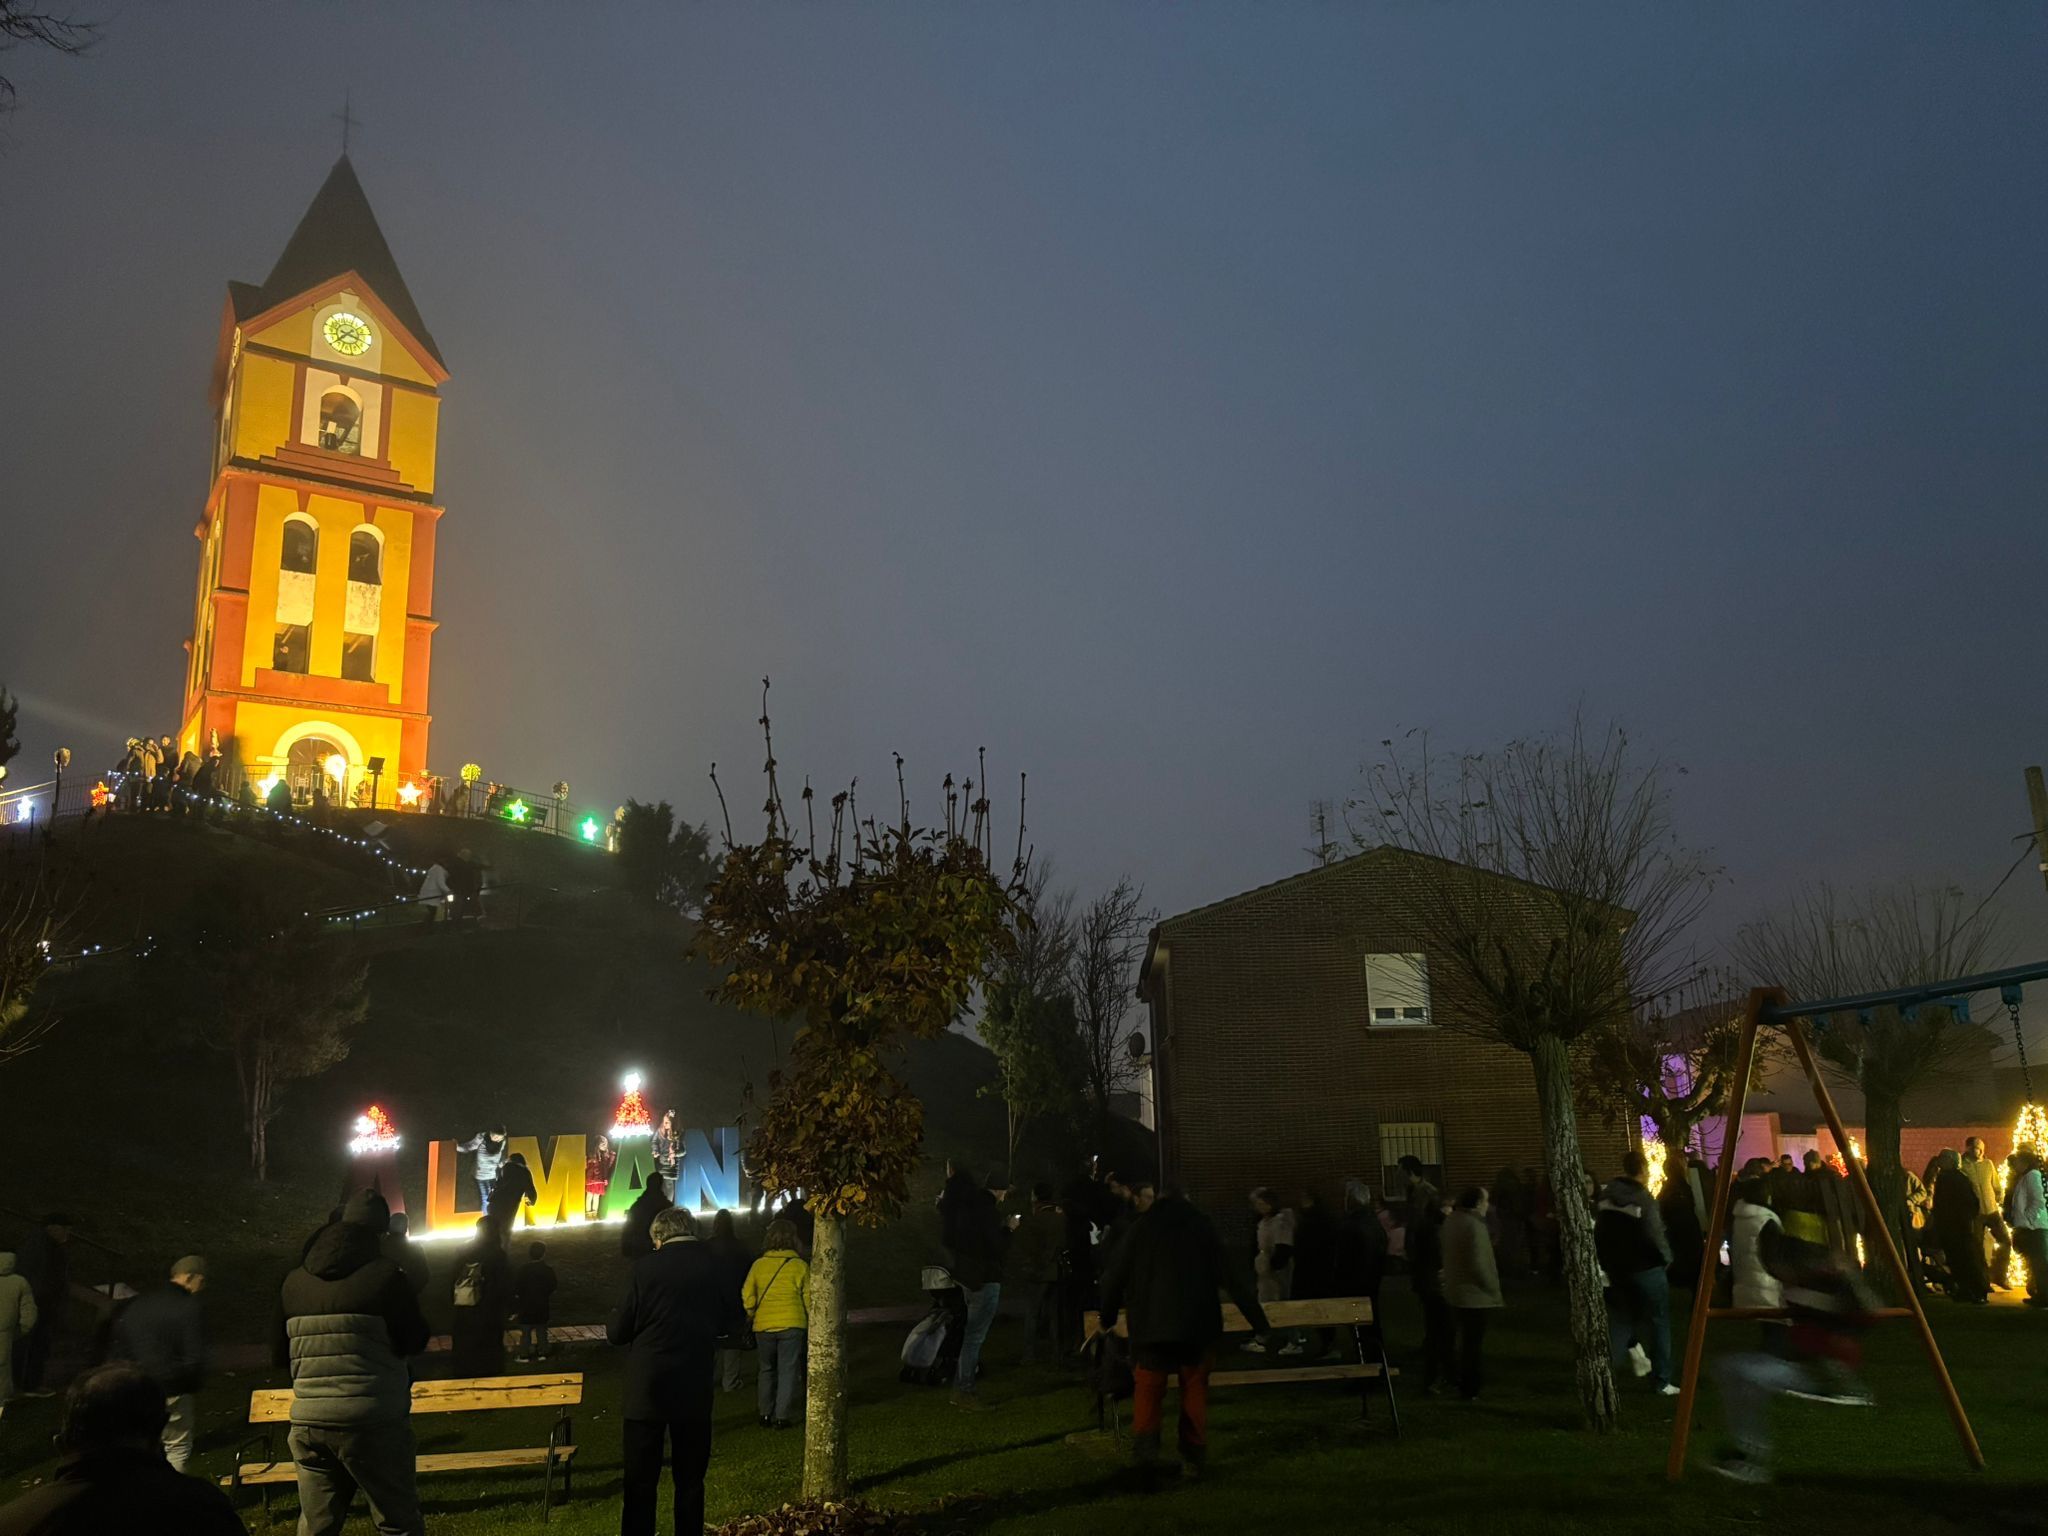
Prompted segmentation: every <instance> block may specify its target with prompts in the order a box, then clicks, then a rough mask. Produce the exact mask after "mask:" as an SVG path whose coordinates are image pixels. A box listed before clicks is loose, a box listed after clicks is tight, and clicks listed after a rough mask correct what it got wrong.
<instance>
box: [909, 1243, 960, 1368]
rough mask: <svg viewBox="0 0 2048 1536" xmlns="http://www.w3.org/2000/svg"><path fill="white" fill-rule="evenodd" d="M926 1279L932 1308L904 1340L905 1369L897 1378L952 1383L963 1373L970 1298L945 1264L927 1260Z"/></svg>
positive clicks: (924, 1279)
mask: <svg viewBox="0 0 2048 1536" xmlns="http://www.w3.org/2000/svg"><path fill="white" fill-rule="evenodd" d="M923 1282H924V1283H923V1290H924V1293H925V1294H926V1295H927V1296H929V1297H931V1299H932V1304H931V1310H930V1311H928V1312H926V1313H925V1315H924V1316H923V1317H921V1318H919V1319H918V1320H917V1323H916V1326H914V1327H913V1328H912V1329H911V1330H910V1334H909V1336H908V1337H907V1338H905V1339H904V1341H903V1369H902V1370H901V1371H900V1372H898V1373H897V1379H898V1380H900V1381H904V1382H907V1383H909V1384H910V1385H911V1386H917V1387H943V1386H950V1385H951V1384H952V1381H953V1378H954V1377H955V1376H956V1375H958V1374H959V1370H960V1344H961V1341H962V1340H963V1339H964V1338H965V1337H966V1335H967V1298H966V1297H965V1296H963V1295H961V1294H960V1285H959V1282H958V1281H956V1280H955V1279H954V1278H953V1276H952V1275H951V1274H950V1273H949V1272H948V1271H947V1270H946V1269H945V1268H944V1266H942V1265H938V1264H927V1265H926V1266H925V1268H924V1276H923Z"/></svg>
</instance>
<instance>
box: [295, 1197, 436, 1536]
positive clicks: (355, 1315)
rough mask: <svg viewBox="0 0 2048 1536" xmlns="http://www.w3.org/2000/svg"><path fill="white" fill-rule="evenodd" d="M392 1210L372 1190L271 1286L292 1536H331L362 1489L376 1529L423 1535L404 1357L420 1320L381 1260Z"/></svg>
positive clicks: (422, 1328)
mask: <svg viewBox="0 0 2048 1536" xmlns="http://www.w3.org/2000/svg"><path fill="white" fill-rule="evenodd" d="M390 1230H391V1210H390V1207H388V1206H387V1205H385V1203H384V1197H383V1196H381V1195H379V1194H377V1193H376V1192H375V1191H374V1190H367V1189H366V1190H362V1191H360V1192H359V1193H357V1194H356V1195H354V1196H353V1197H351V1198H350V1200H349V1202H348V1203H347V1204H346V1205H344V1206H343V1207H342V1210H341V1219H340V1220H339V1221H334V1222H330V1223H329V1224H328V1225H327V1226H325V1227H322V1228H321V1229H320V1231H319V1233H318V1234H317V1235H316V1236H315V1237H314V1239H313V1241H312V1242H311V1243H310V1244H308V1245H307V1248H306V1256H305V1261H304V1262H303V1263H302V1264H300V1266H299V1267H298V1268H297V1269H295V1270H293V1271H292V1272H291V1273H290V1274H289V1275H286V1276H285V1279H284V1285H283V1287H282V1288H281V1290H280V1293H279V1298H278V1300H279V1311H280V1313H281V1316H282V1319H283V1326H282V1328H281V1329H280V1330H279V1332H278V1335H277V1337H276V1341H275V1343H276V1347H275V1353H276V1357H277V1359H276V1363H278V1364H280V1365H285V1364H289V1365H290V1367H291V1376H292V1408H291V1434H290V1438H289V1444H290V1446H291V1453H292V1460H293V1462H295V1463H296V1464H297V1467H298V1484H299V1530H300V1532H301V1536H338V1533H339V1532H340V1530H341V1528H342V1526H343V1525H344V1524H346V1523H347V1520H348V1507H349V1505H350V1504H351V1503H352V1502H353V1501H354V1499H355V1494H356V1490H357V1489H358V1488H360V1489H362V1491H363V1496H364V1497H365V1498H366V1499H367V1500H368V1501H369V1504H370V1517H371V1519H373V1520H374V1521H375V1522H376V1525H377V1529H378V1531H380V1532H383V1533H386V1536H401V1533H409V1536H424V1533H425V1530H426V1525H425V1522H424V1520H423V1518H422V1516H421V1514H420V1501H419V1488H418V1482H417V1474H416V1469H415V1465H414V1455H415V1451H414V1445H413V1434H412V1379H411V1373H410V1372H409V1371H408V1370H407V1368H406V1358H407V1357H408V1356H410V1355H417V1354H419V1353H420V1352H421V1351H422V1350H424V1349H425V1348H426V1347H427V1336H428V1330H427V1320H426V1318H425V1316H424V1315H422V1313H421V1312H420V1302H419V1297H418V1296H417V1295H416V1294H414V1292H413V1288H412V1285H411V1283H410V1282H409V1281H408V1280H407V1279H406V1277H405V1274H404V1272H403V1271H402V1270H401V1269H400V1268H399V1267H398V1265H397V1264H395V1263H393V1262H392V1260H391V1259H390V1258H388V1257H386V1255H385V1253H384V1251H383V1239H384V1238H385V1236H386V1235H387V1234H388V1233H389V1232H390Z"/></svg>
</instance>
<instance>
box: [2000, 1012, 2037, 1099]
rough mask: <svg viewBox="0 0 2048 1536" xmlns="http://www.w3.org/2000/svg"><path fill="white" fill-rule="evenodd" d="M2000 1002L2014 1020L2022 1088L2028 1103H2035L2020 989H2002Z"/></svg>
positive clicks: (2013, 1037)
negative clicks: (2024, 1033) (2023, 1030)
mask: <svg viewBox="0 0 2048 1536" xmlns="http://www.w3.org/2000/svg"><path fill="white" fill-rule="evenodd" d="M1998 996H1999V1000H2000V1001H2001V1002H2003V1003H2004V1004H2005V1011H2006V1013H2007V1014H2008V1015H2010V1016H2011V1018H2012V1048H2013V1049H2014V1050H2015V1051H2017V1052H2018V1053H2019V1058H2020V1086H2021V1089H2022V1090H2023V1091H2024V1092H2025V1094H2026V1096H2027V1097H2026V1102H2027V1103H2029V1104H2031V1103H2033V1102H2034V1076H2033V1073H2032V1072H2030V1071H2029V1070H2028V1068H2027V1041H2026V1037H2025V1035H2023V1034H2022V1033H2021V1031H2020V989H2019V988H2018V987H2000V988H1999V989H1998Z"/></svg>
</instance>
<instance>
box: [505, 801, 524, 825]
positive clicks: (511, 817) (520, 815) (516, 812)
mask: <svg viewBox="0 0 2048 1536" xmlns="http://www.w3.org/2000/svg"><path fill="white" fill-rule="evenodd" d="M528 814H529V812H528V811H527V809H526V802H525V801H524V800H514V801H513V802H512V803H511V804H510V805H508V806H506V807H505V819H506V820H507V821H519V822H523V821H525V820H526V818H527V816H528Z"/></svg>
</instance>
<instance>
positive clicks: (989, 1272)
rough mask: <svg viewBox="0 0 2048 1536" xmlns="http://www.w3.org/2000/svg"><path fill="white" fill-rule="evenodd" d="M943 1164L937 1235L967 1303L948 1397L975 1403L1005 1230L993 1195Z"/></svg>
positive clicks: (1005, 1247) (999, 1282) (996, 1301)
mask: <svg viewBox="0 0 2048 1536" xmlns="http://www.w3.org/2000/svg"><path fill="white" fill-rule="evenodd" d="M946 1169H947V1173H946V1187H945V1189H944V1191H943V1192H942V1193H941V1194H940V1195H939V1235H940V1238H941V1239H942V1240H943V1241H944V1243H945V1245H946V1261H947V1268H948V1269H949V1270H951V1271H952V1275H953V1278H954V1279H955V1280H956V1281H958V1282H959V1285H960V1294H961V1295H962V1297H964V1298H965V1299H966V1302H967V1326H966V1329H965V1330H964V1332H963V1333H962V1335H961V1339H960V1365H959V1368H958V1369H957V1370H956V1371H955V1372H954V1375H953V1402H954V1405H955V1406H956V1407H961V1408H979V1407H980V1406H981V1400H980V1399H979V1398H978V1397H977V1396H976V1395H975V1390H974V1388H975V1377H976V1375H977V1373H978V1372H979V1370H980V1366H981V1346H982V1344H983V1342H984V1341H985V1340H986V1339H987V1338H988V1330H989V1327H990V1325H992V1324H993V1323H994V1322H995V1320H996V1308H997V1307H998V1306H999V1305H1001V1303H1002V1299H1003V1259H1004V1257H1005V1256H1006V1255H1007V1253H1008V1252H1009V1247H1010V1229H1009V1227H1008V1226H1006V1225H1005V1224H1004V1222H1003V1213H1002V1208H1001V1207H1000V1206H999V1205H998V1204H997V1203H996V1197H995V1195H994V1194H993V1193H991V1192H990V1191H989V1190H986V1189H984V1188H982V1186H981V1185H980V1184H978V1183H976V1182H975V1179H974V1175H973V1174H971V1173H969V1172H968V1171H967V1170H966V1169H965V1168H957V1167H955V1166H954V1165H953V1164H951V1163H948V1164H947V1165H946Z"/></svg>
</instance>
